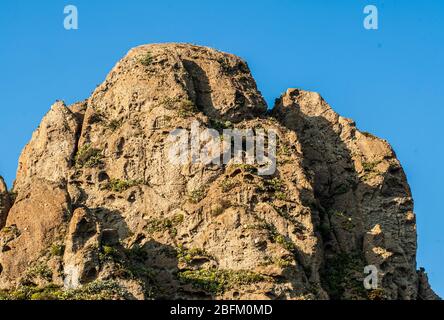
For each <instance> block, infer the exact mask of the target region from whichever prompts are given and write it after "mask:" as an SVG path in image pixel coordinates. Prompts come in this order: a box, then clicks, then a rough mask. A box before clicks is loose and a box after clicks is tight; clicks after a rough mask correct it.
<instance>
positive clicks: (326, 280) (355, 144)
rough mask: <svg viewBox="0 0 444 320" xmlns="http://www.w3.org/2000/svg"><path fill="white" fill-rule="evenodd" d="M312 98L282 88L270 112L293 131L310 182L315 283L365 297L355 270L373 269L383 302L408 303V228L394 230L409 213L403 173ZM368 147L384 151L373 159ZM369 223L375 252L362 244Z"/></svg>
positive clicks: (371, 141)
mask: <svg viewBox="0 0 444 320" xmlns="http://www.w3.org/2000/svg"><path fill="white" fill-rule="evenodd" d="M313 95H314V94H313V93H306V92H302V91H299V90H295V91H289V92H287V94H286V96H284V97H283V98H281V99H280V100H278V101H277V105H276V106H275V109H274V110H273V112H272V113H273V115H274V116H275V117H276V118H277V119H278V120H280V122H281V123H282V124H283V125H285V126H286V127H287V128H288V129H290V130H293V131H295V132H296V134H297V136H298V141H299V142H300V144H301V149H302V153H303V156H304V157H303V165H304V168H305V170H306V172H307V174H308V175H309V176H311V179H312V185H313V186H314V193H315V198H316V200H317V208H316V209H317V211H318V214H319V225H318V228H319V230H318V231H319V234H320V236H321V238H322V242H323V251H324V267H323V270H322V271H321V278H322V280H323V286H324V287H325V289H326V290H327V292H328V293H329V295H330V298H332V299H343V298H346V299H347V298H359V297H361V298H367V292H366V290H364V288H363V285H362V280H363V278H364V277H365V275H364V273H363V268H364V266H365V265H370V264H373V265H376V266H377V267H378V268H379V270H380V274H384V277H383V278H382V285H381V287H383V288H384V290H385V293H384V294H385V297H387V298H391V299H412V298H413V299H415V298H416V291H417V288H415V287H414V283H415V278H416V273H415V269H414V268H415V252H416V249H415V248H416V236H415V231H414V228H413V226H412V224H414V223H412V222H408V221H407V223H406V224H404V225H402V228H401V230H398V229H397V227H396V226H398V225H399V221H400V220H401V221H402V220H404V221H406V217H407V216H408V215H409V213H410V214H411V215H412V216H413V212H412V210H413V206H412V203H411V201H410V200H409V199H411V198H410V190H409V187H408V185H407V183H406V177H405V175H404V172H403V170H402V168H401V167H400V165H399V163H398V161H397V160H396V158H395V155H394V153H393V152H392V150H391V148H390V147H389V146H388V144H386V143H385V142H382V141H381V140H379V139H377V138H376V137H369V136H365V135H364V134H361V133H360V132H359V131H358V130H357V129H356V127H355V126H354V123H352V122H351V121H350V120H348V119H345V118H341V117H339V116H338V115H337V114H336V113H334V112H333V111H332V110H331V109H330V107H329V106H328V105H327V104H326V103H325V101H323V100H322V98H319V97H313ZM380 145H383V147H380ZM372 148H373V149H376V148H384V150H383V151H380V153H384V152H385V153H386V154H385V155H384V154H383V155H384V156H383V157H381V158H380V159H376V160H375V159H373V158H372V156H373V155H372V152H373V151H374V150H372ZM378 151H379V150H376V152H378ZM357 163H358V164H357ZM359 166H362V167H363V168H362V169H361V170H360V171H359V168H358V167H359ZM400 202H402V204H401V203H400ZM409 202H410V203H409ZM376 226H380V227H381V228H382V231H381V235H380V237H382V238H384V239H383V240H381V241H380V243H379V245H380V246H381V248H380V247H378V245H377V244H375V243H372V242H371V241H369V239H370V238H371V237H369V236H368V234H371V233H372V231H371V230H372V229H373V228H375V227H376ZM399 233H403V234H404V236H405V237H404V239H399V238H398V235H399ZM375 248H376V249H375ZM382 248H383V249H382ZM375 250H380V252H381V254H379V255H378V254H373V253H372V252H374V251H375ZM381 250H382V251H384V250H386V251H385V252H382V251H381ZM378 252H379V251H378ZM347 269H348V270H347ZM353 273H354V274H355V275H353ZM356 275H357V276H356ZM405 279H408V281H406V280H405ZM407 283H408V284H407ZM387 284H390V286H388V285H387Z"/></svg>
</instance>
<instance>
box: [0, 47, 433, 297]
mask: <svg viewBox="0 0 444 320" xmlns="http://www.w3.org/2000/svg"><path fill="white" fill-rule="evenodd" d="M266 109H267V107H266V104H265V102H264V99H263V98H262V96H261V94H260V92H259V91H258V90H257V87H256V84H255V81H254V79H253V77H252V76H251V74H250V71H249V69H248V66H247V64H246V63H245V62H244V61H243V60H241V59H240V58H238V57H236V56H233V55H230V54H226V53H222V52H218V51H216V50H213V49H209V48H204V47H198V46H192V45H186V44H159V45H147V46H141V47H138V48H135V49H132V50H131V51H130V52H129V53H128V54H127V55H126V56H125V57H124V58H123V59H122V60H121V61H119V62H118V63H117V65H116V66H115V67H114V68H113V70H112V71H111V72H110V74H109V75H108V76H107V78H106V80H105V81H104V83H103V84H102V85H100V86H99V87H97V89H96V90H95V92H94V93H93V94H92V96H91V97H90V98H89V99H88V100H86V101H84V102H80V103H77V104H75V105H73V106H70V107H66V106H65V105H64V104H63V103H62V102H58V103H56V104H55V105H54V106H53V107H52V108H51V110H50V112H49V113H48V114H47V115H46V116H45V118H44V119H43V121H42V123H41V125H40V126H39V128H38V129H37V131H36V132H35V133H34V135H33V137H32V139H31V142H30V143H29V144H28V145H27V146H26V147H25V150H24V151H23V153H22V155H21V157H20V161H19V169H18V172H17V179H16V182H15V184H14V192H16V193H17V198H16V202H15V203H14V205H13V206H12V208H11V209H10V210H9V208H8V209H6V208H7V206H6V205H4V203H7V201H5V200H2V202H0V209H1V210H0V218H1V217H2V216H3V217H5V216H6V214H7V220H6V227H5V228H3V230H2V231H1V234H0V241H1V242H0V246H1V247H2V248H3V249H2V250H1V251H2V252H0V264H1V268H0V272H1V273H0V286H1V288H3V289H9V290H12V289H14V287H17V286H23V285H27V286H33V288H36V287H45V286H48V285H50V284H51V285H53V284H56V285H57V286H60V287H63V288H64V289H61V290H68V291H69V290H80V289H79V288H82V287H84V286H88V284H91V283H94V284H95V286H94V287H95V288H103V290H107V289H109V288H110V281H111V282H112V283H113V286H112V288H114V289H115V287H118V288H120V289H121V290H120V289H119V290H118V291H115V290H114V289H113V290H114V291H112V295H103V296H101V297H107V298H109V297H110V296H112V297H113V298H125V299H148V298H171V299H180V298H182V299H195V298H214V299H329V298H331V299H369V298H370V299H373V298H376V299H377V298H385V299H418V298H425V299H434V298H437V297H436V295H434V294H433V291H431V289H430V287H429V286H428V282H427V279H426V277H425V276H424V274H423V273H422V272H419V273H417V272H416V231H415V216H414V213H413V200H412V198H411V194H410V190H409V186H408V184H407V182H406V178H405V175H404V173H403V170H402V168H401V166H400V164H399V161H398V160H397V159H396V156H395V154H394V152H393V150H392V149H391V148H390V146H389V145H388V144H387V142H385V141H383V140H380V139H378V138H376V137H373V136H372V135H370V134H366V133H361V132H359V131H358V130H357V129H356V126H355V125H354V123H353V122H352V121H351V120H349V119H345V118H342V117H340V116H339V115H337V114H336V113H335V112H334V111H333V110H332V109H331V108H330V107H329V106H328V105H327V104H326V102H325V101H324V100H323V99H322V98H321V97H320V96H319V95H318V94H316V93H311V92H305V91H301V90H297V89H289V90H288V91H287V93H286V94H284V95H283V96H282V97H281V98H280V99H279V100H278V101H277V104H276V106H275V108H274V109H273V111H272V112H271V114H270V113H268V112H267V110H266ZM196 127H198V128H200V129H205V128H213V129H216V130H218V131H221V130H222V129H224V128H236V129H251V130H252V132H254V133H258V132H260V131H261V130H265V131H266V130H273V132H275V133H276V135H277V139H278V145H277V150H276V170H275V171H274V172H273V173H272V174H268V175H261V174H259V172H260V170H261V168H260V164H258V163H253V164H239V163H236V162H235V161H230V162H228V163H224V164H222V163H206V162H193V161H191V159H188V161H185V162H183V163H180V164H175V163H172V162H171V161H169V150H170V148H171V147H172V146H173V145H174V141H171V140H170V139H169V134H170V133H171V132H172V131H174V130H175V129H177V128H182V129H187V130H192V129H193V128H196ZM216 133H217V131H216ZM224 138H225V137H222V136H221V137H220V140H221V144H222V145H223V146H224V147H226V146H229V145H230V142H229V141H225V140H224ZM206 142H207V141H206V140H205V138H202V139H200V141H199V142H198V147H203V146H205V143H206ZM244 151H245V153H247V151H246V150H244ZM224 154H225V150H224V149H222V148H221V149H220V150H217V152H216V153H215V154H213V155H212V156H213V157H216V156H217V157H222V156H223V155H224ZM3 189H4V190H6V188H3ZM3 189H2V187H1V184H0V196H2V197H6V196H7V193H6V191H4V190H3ZM0 199H6V198H0ZM8 212H9V213H8ZM0 221H1V220H0ZM367 265H374V266H376V267H377V268H378V271H379V274H378V280H379V281H378V289H373V290H366V289H365V288H364V286H363V279H364V277H365V274H364V267H365V266H367ZM45 292H46V291H45ZM117 293H119V294H117ZM59 296H60V295H57V297H59Z"/></svg>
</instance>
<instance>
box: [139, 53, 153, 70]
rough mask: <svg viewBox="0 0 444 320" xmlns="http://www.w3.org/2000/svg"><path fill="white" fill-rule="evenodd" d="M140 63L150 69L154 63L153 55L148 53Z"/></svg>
mask: <svg viewBox="0 0 444 320" xmlns="http://www.w3.org/2000/svg"><path fill="white" fill-rule="evenodd" d="M140 63H141V64H142V65H143V66H145V67H148V66H149V65H151V63H153V56H152V55H151V52H147V53H146V54H145V55H144V56H143V58H142V59H140Z"/></svg>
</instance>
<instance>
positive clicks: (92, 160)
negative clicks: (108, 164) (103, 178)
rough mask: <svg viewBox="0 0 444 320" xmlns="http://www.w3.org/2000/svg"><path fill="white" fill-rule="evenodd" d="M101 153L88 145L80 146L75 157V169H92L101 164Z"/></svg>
mask: <svg viewBox="0 0 444 320" xmlns="http://www.w3.org/2000/svg"><path fill="white" fill-rule="evenodd" d="M102 158H103V156H102V152H101V150H99V149H96V148H93V147H91V145H90V144H85V145H84V146H82V147H81V148H80V149H79V150H78V151H77V154H76V156H75V163H76V167H77V168H83V167H86V168H93V167H97V166H98V165H100V164H101V163H102Z"/></svg>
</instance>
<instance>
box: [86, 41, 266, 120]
mask: <svg viewBox="0 0 444 320" xmlns="http://www.w3.org/2000/svg"><path fill="white" fill-rule="evenodd" d="M169 100H170V101H171V100H183V101H190V102H192V103H193V104H194V105H195V106H196V107H197V108H198V109H199V110H201V111H203V112H204V113H205V114H206V115H208V116H210V117H211V118H214V119H221V120H222V119H223V120H231V121H239V120H242V119H245V118H248V117H251V116H254V115H257V114H262V113H264V112H265V111H266V108H267V107H266V103H265V101H264V99H263V97H262V95H261V93H260V92H259V91H258V90H257V87H256V83H255V80H254V79H253V77H252V75H251V73H250V70H249V68H248V65H247V63H246V62H245V61H243V60H242V59H240V58H239V57H237V56H235V55H232V54H228V53H223V52H220V51H217V50H214V49H210V48H207V47H201V46H195V45H189V44H177V43H170V44H151V45H144V46H140V47H137V48H134V49H132V50H130V51H129V52H128V54H127V55H126V56H125V57H124V58H123V59H122V60H120V61H119V62H118V63H117V64H116V66H115V67H114V68H113V69H112V71H111V72H110V73H109V75H108V77H107V78H106V81H105V82H104V83H103V84H102V85H101V86H99V87H98V88H97V89H96V91H95V93H94V94H93V97H92V99H91V104H92V105H93V106H94V107H96V108H97V109H99V110H101V111H103V112H109V113H111V114H119V113H125V112H129V111H131V110H139V111H140V110H148V109H150V108H153V106H155V105H158V104H159V103H162V102H167V101H169Z"/></svg>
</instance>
